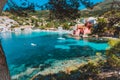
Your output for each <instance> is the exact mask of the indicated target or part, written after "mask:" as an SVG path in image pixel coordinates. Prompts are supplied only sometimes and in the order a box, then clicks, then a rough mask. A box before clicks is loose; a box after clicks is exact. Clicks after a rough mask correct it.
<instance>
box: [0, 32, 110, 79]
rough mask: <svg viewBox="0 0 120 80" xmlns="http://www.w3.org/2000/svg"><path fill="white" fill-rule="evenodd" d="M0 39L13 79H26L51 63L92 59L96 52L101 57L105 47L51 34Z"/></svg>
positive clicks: (6, 35)
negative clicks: (80, 58) (85, 58)
mask: <svg viewBox="0 0 120 80" xmlns="http://www.w3.org/2000/svg"><path fill="white" fill-rule="evenodd" d="M1 36H2V40H1V41H2V46H3V48H4V52H5V55H6V58H7V63H8V66H9V70H10V74H11V76H12V79H17V80H29V79H30V78H31V77H32V76H33V75H35V74H36V73H38V72H40V71H43V70H45V69H47V68H50V67H52V66H53V64H54V62H55V61H58V62H59V61H64V60H72V59H77V58H79V57H83V56H84V57H89V56H94V55H95V54H96V52H101V53H103V54H104V52H105V50H106V48H107V47H108V44H107V43H94V42H89V41H87V40H86V39H85V40H83V39H80V40H76V39H74V38H71V37H68V35H67V34H58V33H55V32H32V33H26V34H25V33H19V34H18V33H3V34H1ZM46 61H48V62H46ZM58 66H60V65H58ZM61 68H62V67H61Z"/></svg>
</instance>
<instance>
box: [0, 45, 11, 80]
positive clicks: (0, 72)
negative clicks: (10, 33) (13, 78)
mask: <svg viewBox="0 0 120 80" xmlns="http://www.w3.org/2000/svg"><path fill="white" fill-rule="evenodd" d="M0 80H10V75H9V70H8V66H7V62H6V58H5V55H4V51H3V49H2V46H1V44H0Z"/></svg>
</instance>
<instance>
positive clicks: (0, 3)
mask: <svg viewBox="0 0 120 80" xmlns="http://www.w3.org/2000/svg"><path fill="white" fill-rule="evenodd" d="M6 2H7V0H0V15H1V13H2V10H3V7H4V5H5V3H6ZM0 80H10V75H9V70H8V66H7V62H6V58H5V55H4V51H3V49H2V45H1V42H0Z"/></svg>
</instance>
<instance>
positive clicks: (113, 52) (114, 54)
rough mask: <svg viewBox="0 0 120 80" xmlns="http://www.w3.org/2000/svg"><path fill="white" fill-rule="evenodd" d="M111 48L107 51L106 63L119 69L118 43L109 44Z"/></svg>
mask: <svg viewBox="0 0 120 80" xmlns="http://www.w3.org/2000/svg"><path fill="white" fill-rule="evenodd" d="M109 44H110V45H111V48H110V49H109V50H107V52H106V56H107V62H108V64H109V65H110V66H111V67H113V68H120V41H115V40H113V42H112V40H111V41H110V42H109Z"/></svg>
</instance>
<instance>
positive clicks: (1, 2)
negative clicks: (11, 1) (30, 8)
mask: <svg viewBox="0 0 120 80" xmlns="http://www.w3.org/2000/svg"><path fill="white" fill-rule="evenodd" d="M6 2H7V0H0V15H1V13H2V10H3V7H4V5H5V3H6Z"/></svg>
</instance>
